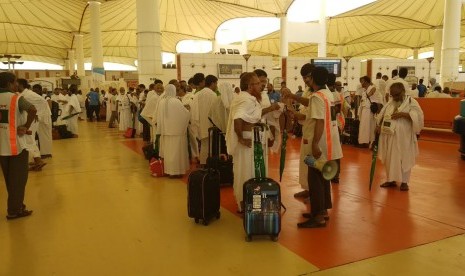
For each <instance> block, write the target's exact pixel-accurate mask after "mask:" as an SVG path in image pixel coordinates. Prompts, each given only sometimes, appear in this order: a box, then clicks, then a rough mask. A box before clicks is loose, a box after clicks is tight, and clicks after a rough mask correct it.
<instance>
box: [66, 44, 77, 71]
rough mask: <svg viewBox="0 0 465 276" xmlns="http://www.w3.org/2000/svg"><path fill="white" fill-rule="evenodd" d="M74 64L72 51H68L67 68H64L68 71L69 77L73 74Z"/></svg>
mask: <svg viewBox="0 0 465 276" xmlns="http://www.w3.org/2000/svg"><path fill="white" fill-rule="evenodd" d="M75 64H76V60H75V59H74V50H68V67H66V69H67V70H69V75H70V76H72V75H73V74H74V71H75V69H74V66H75Z"/></svg>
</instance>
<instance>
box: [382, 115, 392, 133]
mask: <svg viewBox="0 0 465 276" xmlns="http://www.w3.org/2000/svg"><path fill="white" fill-rule="evenodd" d="M381 132H382V133H384V134H387V135H394V133H395V125H394V122H393V121H392V120H391V115H384V120H383V125H382V126H381Z"/></svg>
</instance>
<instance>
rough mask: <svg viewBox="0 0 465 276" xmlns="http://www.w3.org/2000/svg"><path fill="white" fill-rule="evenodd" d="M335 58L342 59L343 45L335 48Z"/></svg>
mask: <svg viewBox="0 0 465 276" xmlns="http://www.w3.org/2000/svg"><path fill="white" fill-rule="evenodd" d="M337 57H338V58H340V59H343V58H344V46H343V45H338V46H337Z"/></svg>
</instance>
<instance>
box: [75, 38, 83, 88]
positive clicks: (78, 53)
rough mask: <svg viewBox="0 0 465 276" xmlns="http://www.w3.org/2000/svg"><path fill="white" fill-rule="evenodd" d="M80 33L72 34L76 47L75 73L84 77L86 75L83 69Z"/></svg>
mask: <svg viewBox="0 0 465 276" xmlns="http://www.w3.org/2000/svg"><path fill="white" fill-rule="evenodd" d="M83 38H84V36H83V35H82V34H75V35H74V42H76V43H75V49H76V58H77V74H78V76H79V78H81V79H82V78H84V77H85V76H86V71H85V69H84V46H83Z"/></svg>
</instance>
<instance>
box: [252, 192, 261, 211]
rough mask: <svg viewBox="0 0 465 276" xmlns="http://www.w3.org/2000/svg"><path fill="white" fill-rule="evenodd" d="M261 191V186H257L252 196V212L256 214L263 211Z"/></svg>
mask: <svg viewBox="0 0 465 276" xmlns="http://www.w3.org/2000/svg"><path fill="white" fill-rule="evenodd" d="M260 190H261V189H260V186H257V187H256V188H255V189H254V194H253V196H252V211H255V212H258V211H261V209H262V193H261V191H260Z"/></svg>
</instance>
